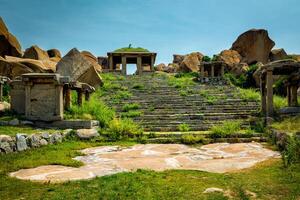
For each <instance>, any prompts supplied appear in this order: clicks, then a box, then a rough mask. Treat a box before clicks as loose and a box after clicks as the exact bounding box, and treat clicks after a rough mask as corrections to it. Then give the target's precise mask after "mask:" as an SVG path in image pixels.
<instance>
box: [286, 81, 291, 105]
mask: <svg viewBox="0 0 300 200" xmlns="http://www.w3.org/2000/svg"><path fill="white" fill-rule="evenodd" d="M286 97H287V102H288V106H291V86H290V85H289V84H288V85H287V86H286Z"/></svg>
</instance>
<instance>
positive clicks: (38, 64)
mask: <svg viewBox="0 0 300 200" xmlns="http://www.w3.org/2000/svg"><path fill="white" fill-rule="evenodd" d="M5 61H6V62H9V63H14V64H16V63H18V64H22V65H24V66H26V67H28V68H30V69H31V70H32V71H33V72H37V73H44V72H49V73H53V72H55V71H56V62H53V61H51V60H35V59H29V58H17V57H12V56H5ZM0 66H1V65H0Z"/></svg>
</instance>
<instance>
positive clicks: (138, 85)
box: [132, 84, 144, 90]
mask: <svg viewBox="0 0 300 200" xmlns="http://www.w3.org/2000/svg"><path fill="white" fill-rule="evenodd" d="M132 88H133V89H136V90H143V89H144V86H143V85H141V84H135V85H133V86H132Z"/></svg>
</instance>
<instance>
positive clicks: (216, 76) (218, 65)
mask: <svg viewBox="0 0 300 200" xmlns="http://www.w3.org/2000/svg"><path fill="white" fill-rule="evenodd" d="M226 66H227V65H226V63H224V62H222V61H212V62H201V64H200V81H201V82H207V81H210V80H220V79H222V78H223V77H224V70H225V67H226Z"/></svg>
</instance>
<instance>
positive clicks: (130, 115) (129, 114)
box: [121, 110, 143, 118]
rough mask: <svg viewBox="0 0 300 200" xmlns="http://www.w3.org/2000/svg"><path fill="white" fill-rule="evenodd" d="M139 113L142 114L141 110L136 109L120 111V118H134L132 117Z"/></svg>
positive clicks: (137, 115)
mask: <svg viewBox="0 0 300 200" xmlns="http://www.w3.org/2000/svg"><path fill="white" fill-rule="evenodd" d="M141 115H143V112H141V111H138V110H129V111H127V112H122V113H121V117H122V118H134V117H139V116H141Z"/></svg>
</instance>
